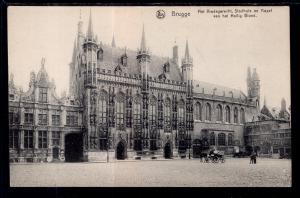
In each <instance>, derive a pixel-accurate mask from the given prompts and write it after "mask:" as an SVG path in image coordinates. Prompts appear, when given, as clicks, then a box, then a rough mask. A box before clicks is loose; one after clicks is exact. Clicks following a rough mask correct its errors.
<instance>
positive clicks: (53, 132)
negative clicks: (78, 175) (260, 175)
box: [9, 16, 260, 161]
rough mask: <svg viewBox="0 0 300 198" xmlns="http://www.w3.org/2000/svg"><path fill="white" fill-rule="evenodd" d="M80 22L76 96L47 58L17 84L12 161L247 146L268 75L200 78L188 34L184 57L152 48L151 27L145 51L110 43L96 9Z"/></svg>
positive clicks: (73, 77)
mask: <svg viewBox="0 0 300 198" xmlns="http://www.w3.org/2000/svg"><path fill="white" fill-rule="evenodd" d="M82 25H83V22H82V21H81V20H80V21H79V22H78V32H77V36H76V38H75V42H74V50H73V57H72V61H71V63H70V65H69V66H70V87H69V92H70V93H69V95H70V96H69V97H66V96H63V97H62V98H58V97H57V96H56V95H55V85H54V83H53V82H49V80H48V75H47V72H46V71H45V67H44V61H43V62H42V66H41V69H40V71H39V73H38V74H37V77H36V76H35V74H34V73H31V80H30V84H29V90H28V91H27V92H25V93H23V92H20V91H18V90H17V89H16V87H15V85H14V83H13V79H12V78H11V79H10V86H9V96H10V98H9V107H10V108H9V112H10V153H11V155H10V158H11V161H53V160H61V161H63V160H66V161H97V160H106V159H107V158H109V159H112V158H113V159H130V158H131V159H134V158H136V159H138V158H140V157H141V158H148V157H149V158H153V159H154V158H157V157H165V158H172V157H186V156H188V155H190V156H191V157H198V156H199V153H200V152H201V149H202V148H204V147H206V148H208V147H217V148H218V149H220V150H224V151H225V152H226V153H231V152H233V147H234V146H240V147H243V146H244V137H243V133H244V123H245V122H249V121H252V119H253V117H254V116H256V115H257V114H258V111H259V109H260V104H259V99H260V84H259V83H260V80H259V77H258V74H257V72H256V70H255V69H254V71H253V72H251V70H250V68H249V70H248V78H247V85H248V94H247V95H246V94H244V93H243V92H242V91H240V90H235V89H231V88H227V87H223V86H219V85H214V84H210V83H206V82H202V81H198V80H194V79H193V59H192V57H191V55H190V52H189V46H188V42H186V46H185V54H184V56H183V58H182V61H181V63H179V56H178V46H177V45H175V46H174V47H173V54H172V58H165V57H158V56H155V55H152V54H151V53H150V50H149V48H147V45H146V34H145V31H144V27H143V30H142V37H141V43H140V47H139V48H138V50H137V51H133V50H129V49H126V48H124V49H122V48H119V47H116V46H117V45H116V42H115V38H114V37H113V42H112V45H105V44H102V42H101V41H100V40H98V38H97V36H96V35H95V34H94V31H93V24H92V17H91V16H90V19H89V24H88V30H87V33H86V34H84V33H83V30H82Z"/></svg>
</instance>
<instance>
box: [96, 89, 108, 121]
mask: <svg viewBox="0 0 300 198" xmlns="http://www.w3.org/2000/svg"><path fill="white" fill-rule="evenodd" d="M98 107H99V123H101V124H106V123H107V94H106V93H105V92H101V93H100V98H99V101H98Z"/></svg>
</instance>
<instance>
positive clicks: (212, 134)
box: [209, 132, 216, 145]
mask: <svg viewBox="0 0 300 198" xmlns="http://www.w3.org/2000/svg"><path fill="white" fill-rule="evenodd" d="M209 144H210V145H216V142H215V133H214V132H211V133H210V135H209Z"/></svg>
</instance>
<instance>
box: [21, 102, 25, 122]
mask: <svg viewBox="0 0 300 198" xmlns="http://www.w3.org/2000/svg"><path fill="white" fill-rule="evenodd" d="M20 106H21V112H20V125H23V124H24V112H25V108H24V107H23V104H22V103H21V104H20Z"/></svg>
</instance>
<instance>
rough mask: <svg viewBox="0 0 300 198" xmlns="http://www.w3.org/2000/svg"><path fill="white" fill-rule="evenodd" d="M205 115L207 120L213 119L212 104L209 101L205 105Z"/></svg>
mask: <svg viewBox="0 0 300 198" xmlns="http://www.w3.org/2000/svg"><path fill="white" fill-rule="evenodd" d="M205 116H206V117H205V120H209V121H211V106H210V104H209V103H207V104H206V107H205Z"/></svg>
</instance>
